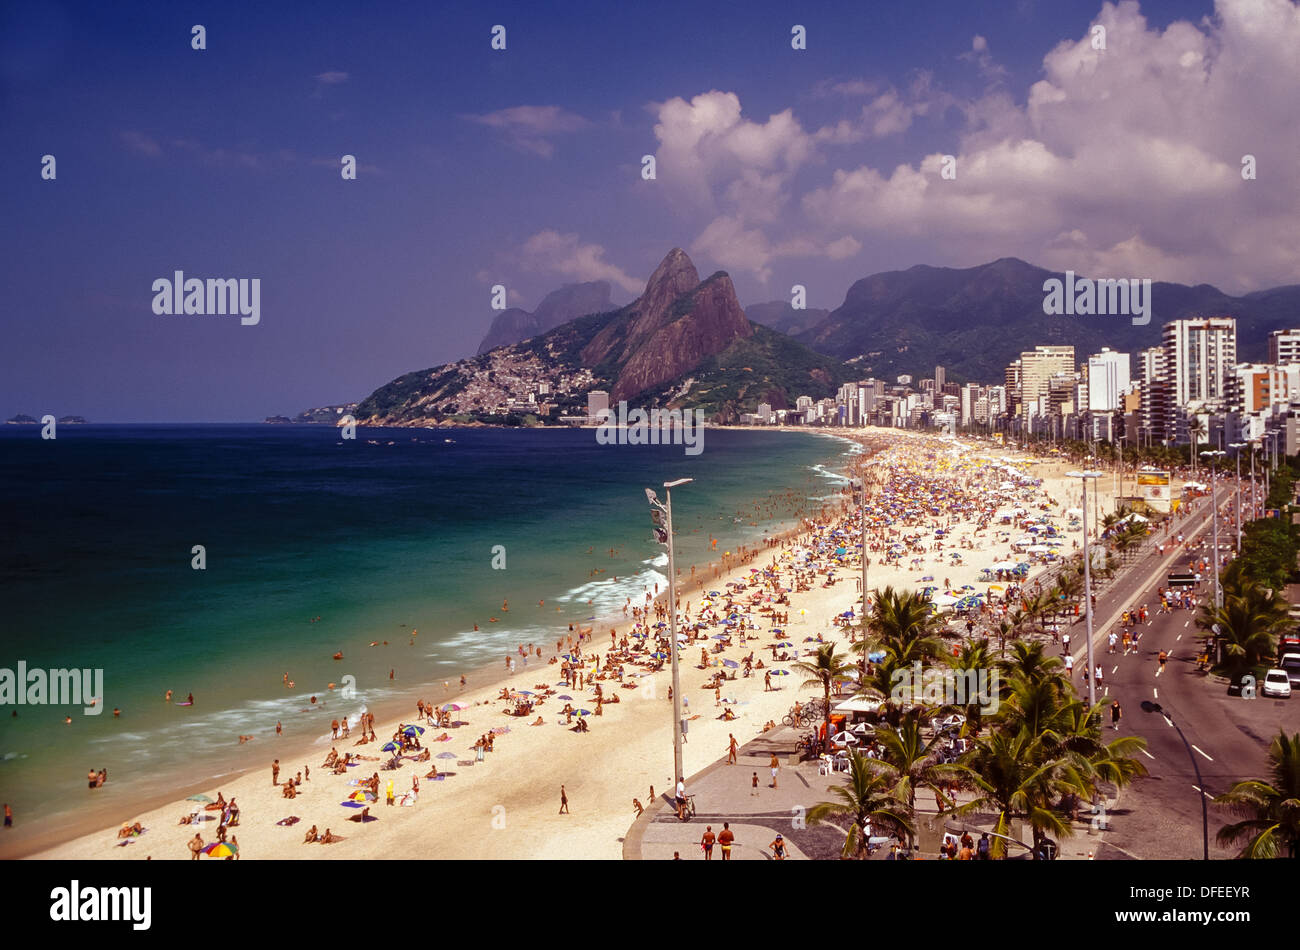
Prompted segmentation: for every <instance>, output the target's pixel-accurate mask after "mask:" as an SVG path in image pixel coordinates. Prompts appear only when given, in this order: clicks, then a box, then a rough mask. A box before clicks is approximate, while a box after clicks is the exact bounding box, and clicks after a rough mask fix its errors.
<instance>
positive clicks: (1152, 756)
mask: <svg viewBox="0 0 1300 950" xmlns="http://www.w3.org/2000/svg"><path fill="white" fill-rule="evenodd" d="M1138 751H1139V752H1141V753H1142V754H1143V755H1145V756H1146V757H1147V758H1148V759H1152V760H1154V759H1155V756H1154V755H1152V754H1151V753H1150V752H1148V751H1147V750H1146V749H1138Z"/></svg>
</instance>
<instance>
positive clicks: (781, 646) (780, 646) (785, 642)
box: [776, 640, 794, 649]
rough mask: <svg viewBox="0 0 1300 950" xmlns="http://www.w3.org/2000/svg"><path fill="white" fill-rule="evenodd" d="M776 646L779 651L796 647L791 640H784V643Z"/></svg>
mask: <svg viewBox="0 0 1300 950" xmlns="http://www.w3.org/2000/svg"><path fill="white" fill-rule="evenodd" d="M776 646H777V648H778V649H783V648H785V647H792V646H794V644H793V643H791V642H790V641H789V640H782V641H781V642H780V643H778V644H777V645H776Z"/></svg>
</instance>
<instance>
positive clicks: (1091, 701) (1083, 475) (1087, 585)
mask: <svg viewBox="0 0 1300 950" xmlns="http://www.w3.org/2000/svg"><path fill="white" fill-rule="evenodd" d="M1065 474H1066V476H1067V477H1069V478H1077V479H1079V480H1080V481H1081V482H1083V504H1082V506H1081V507H1082V509H1083V603H1084V612H1083V615H1084V619H1085V620H1086V622H1087V625H1088V706H1089V708H1091V707H1093V706H1096V705H1097V677H1096V672H1097V667H1096V666H1095V665H1094V664H1093V658H1092V558H1091V556H1089V554H1088V479H1090V478H1101V472H1066V473H1065Z"/></svg>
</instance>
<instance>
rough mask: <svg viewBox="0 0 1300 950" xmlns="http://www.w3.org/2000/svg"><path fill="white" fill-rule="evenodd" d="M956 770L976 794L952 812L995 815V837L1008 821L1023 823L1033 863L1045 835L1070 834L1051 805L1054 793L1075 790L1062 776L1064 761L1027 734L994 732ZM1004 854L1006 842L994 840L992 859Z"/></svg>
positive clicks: (1008, 829)
mask: <svg viewBox="0 0 1300 950" xmlns="http://www.w3.org/2000/svg"><path fill="white" fill-rule="evenodd" d="M956 768H957V770H959V771H960V772H961V773H963V774H964V775H965V777H966V778H967V780H968V782H969V784H971V785H973V786H974V787H975V789H976V792H977V794H976V797H975V799H974V800H973V801H970V802H967V803H966V804H965V805H962V806H960V807H959V808H958V809H957V813H958V814H967V813H970V812H978V811H985V810H987V809H990V808H992V809H993V810H995V811H996V812H997V816H998V818H997V821H996V822H995V823H994V826H993V831H994V833H995V834H998V835H1007V836H1009V835H1010V833H1011V823H1012V822H1013V821H1015V820H1017V819H1020V820H1023V821H1026V822H1027V823H1028V824H1029V826H1030V828H1031V830H1032V832H1033V837H1034V848H1033V853H1034V858H1035V859H1037V857H1038V854H1039V847H1038V846H1039V844H1040V843H1041V842H1042V840H1043V839H1044V838H1045V837H1047V836H1048V835H1049V834H1051V835H1055V836H1057V837H1065V836H1068V835H1070V834H1071V833H1073V830H1074V829H1073V828H1072V826H1071V825H1070V822H1069V821H1068V820H1067V819H1066V817H1065V816H1064V815H1063V814H1061V813H1060V812H1059V811H1057V810H1055V809H1053V808H1052V807H1051V804H1052V801H1053V799H1054V798H1055V797H1056V794H1057V793H1065V792H1069V791H1073V790H1074V789H1075V788H1077V787H1078V786H1077V784H1076V783H1073V782H1071V780H1070V776H1068V775H1063V773H1066V772H1068V770H1069V763H1068V761H1067V760H1066V759H1065V758H1063V757H1061V756H1055V755H1050V754H1048V753H1047V751H1046V750H1045V749H1044V748H1043V746H1042V745H1041V743H1039V741H1038V740H1037V739H1036V738H1035V737H1033V736H1031V735H1030V734H1029V733H1028V732H1026V731H1024V730H1020V731H1019V732H1015V733H1007V732H1003V731H1001V730H995V731H994V732H993V733H992V734H991V735H989V736H987V737H985V738H982V739H980V740H978V741H977V742H976V744H975V748H974V749H972V750H971V751H970V752H969V753H967V755H966V756H965V757H964V761H963V762H962V763H961V764H959V765H958V766H956ZM1005 854H1006V843H1005V841H1004V840H1003V839H1002V838H994V839H993V847H992V856H993V857H995V858H1001V857H1004V856H1005Z"/></svg>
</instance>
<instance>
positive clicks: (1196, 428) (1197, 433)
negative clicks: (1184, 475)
mask: <svg viewBox="0 0 1300 950" xmlns="http://www.w3.org/2000/svg"><path fill="white" fill-rule="evenodd" d="M1206 431H1207V430H1206V427H1205V417H1204V416H1194V417H1193V418H1192V420H1191V421H1190V422H1188V423H1187V434H1188V435H1189V436H1191V439H1192V474H1193V475H1195V474H1196V444H1197V442H1198V441H1200V439H1201V437H1202V436H1204V435H1206Z"/></svg>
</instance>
